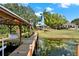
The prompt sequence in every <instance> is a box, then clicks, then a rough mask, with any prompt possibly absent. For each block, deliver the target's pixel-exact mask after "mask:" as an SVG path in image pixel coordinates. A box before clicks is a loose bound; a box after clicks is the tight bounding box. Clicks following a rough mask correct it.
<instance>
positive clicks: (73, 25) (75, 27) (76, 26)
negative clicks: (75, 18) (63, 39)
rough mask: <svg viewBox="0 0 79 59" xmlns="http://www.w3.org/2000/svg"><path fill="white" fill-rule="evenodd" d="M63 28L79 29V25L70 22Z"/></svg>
mask: <svg viewBox="0 0 79 59" xmlns="http://www.w3.org/2000/svg"><path fill="white" fill-rule="evenodd" d="M63 27H64V28H67V29H69V28H73V29H77V28H78V25H76V24H73V23H70V22H68V23H66V24H63Z"/></svg>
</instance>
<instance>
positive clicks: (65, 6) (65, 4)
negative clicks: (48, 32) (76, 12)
mask: <svg viewBox="0 0 79 59" xmlns="http://www.w3.org/2000/svg"><path fill="white" fill-rule="evenodd" d="M70 5H71V4H70V3H60V7H62V8H68V7H69V6H70Z"/></svg>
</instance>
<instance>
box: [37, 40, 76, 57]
mask: <svg viewBox="0 0 79 59" xmlns="http://www.w3.org/2000/svg"><path fill="white" fill-rule="evenodd" d="M76 44H77V42H76V40H74V39H67V40H64V39H63V40H57V39H54V40H53V39H52V40H50V39H39V46H38V50H37V51H38V52H37V54H36V55H38V56H76V46H77V45H76Z"/></svg>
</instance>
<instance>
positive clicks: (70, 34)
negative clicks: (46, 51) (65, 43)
mask: <svg viewBox="0 0 79 59" xmlns="http://www.w3.org/2000/svg"><path fill="white" fill-rule="evenodd" d="M37 32H38V33H39V36H40V37H41V38H69V39H70V38H73V39H74V38H76V39H78V38H79V31H77V30H53V29H50V30H48V31H43V30H38V31H37Z"/></svg>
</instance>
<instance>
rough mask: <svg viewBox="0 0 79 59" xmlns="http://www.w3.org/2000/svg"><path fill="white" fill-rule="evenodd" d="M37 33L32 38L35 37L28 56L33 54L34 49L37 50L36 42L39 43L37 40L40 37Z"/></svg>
mask: <svg viewBox="0 0 79 59" xmlns="http://www.w3.org/2000/svg"><path fill="white" fill-rule="evenodd" d="M37 36H38V35H37V33H36V32H35V33H34V34H33V35H32V37H31V39H33V42H32V43H31V44H30V45H29V51H28V54H27V56H32V55H33V53H34V50H35V47H36V46H37V45H36V43H37V40H38V37H37Z"/></svg>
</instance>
